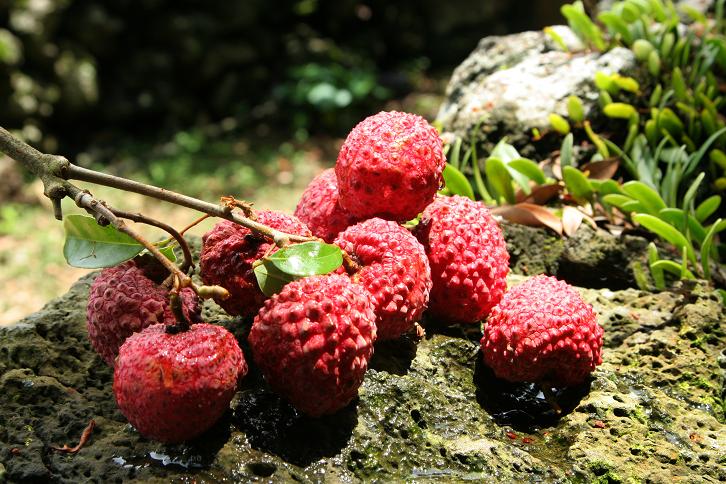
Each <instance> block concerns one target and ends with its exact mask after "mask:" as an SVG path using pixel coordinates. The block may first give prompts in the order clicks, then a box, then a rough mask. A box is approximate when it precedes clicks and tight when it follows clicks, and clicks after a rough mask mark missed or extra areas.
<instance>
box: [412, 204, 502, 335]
mask: <svg viewBox="0 0 726 484" xmlns="http://www.w3.org/2000/svg"><path fill="white" fill-rule="evenodd" d="M415 233H416V236H417V237H418V239H419V241H420V242H421V243H422V244H423V246H424V247H425V249H426V254H427V255H428V258H429V263H430V265H431V278H432V279H433V283H434V285H433V289H432V290H431V300H430V301H429V311H430V313H431V314H432V315H434V316H436V317H437V318H440V319H442V320H444V321H448V322H454V323H474V322H477V321H480V320H481V319H483V318H485V317H486V316H487V314H489V311H490V310H491V308H492V307H493V306H494V305H495V304H497V303H498V302H499V300H500V299H501V298H502V295H503V294H504V291H505V290H506V287H507V284H506V280H505V279H506V277H507V273H508V272H509V253H508V252H507V245H506V242H505V241H504V237H503V236H502V231H501V229H500V228H499V225H498V224H497V222H496V220H494V218H493V217H492V215H491V213H489V210H488V209H487V208H486V207H485V206H484V205H482V204H481V203H479V202H475V201H472V200H470V199H468V198H465V197H460V196H453V197H437V198H436V200H434V202H433V203H432V204H431V205H429V206H428V207H426V210H424V213H423V215H422V217H421V221H420V223H419V224H418V226H417V227H416V231H415Z"/></svg>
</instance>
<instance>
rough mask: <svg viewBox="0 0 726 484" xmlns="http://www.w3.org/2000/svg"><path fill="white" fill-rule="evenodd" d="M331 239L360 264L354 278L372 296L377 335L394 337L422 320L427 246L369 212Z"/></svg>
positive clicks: (428, 285) (427, 281) (428, 278)
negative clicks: (367, 218) (364, 219)
mask: <svg viewBox="0 0 726 484" xmlns="http://www.w3.org/2000/svg"><path fill="white" fill-rule="evenodd" d="M335 244H336V245H337V246H339V247H340V248H341V249H343V250H344V251H346V252H347V253H348V254H350V255H351V256H353V258H354V259H356V260H357V261H358V262H359V263H360V264H362V265H363V266H364V267H363V268H362V269H361V270H360V271H359V272H358V273H357V274H356V275H355V276H353V280H354V281H355V282H357V283H358V284H361V285H362V286H363V287H365V288H366V289H367V290H368V291H369V292H370V293H371V296H373V304H374V312H375V313H376V327H377V329H378V339H379V340H386V339H394V338H398V337H399V336H401V335H402V334H403V333H405V332H406V331H409V330H411V329H412V328H413V327H414V323H416V322H418V321H420V320H421V316H422V315H423V312H424V310H425V309H426V307H427V305H428V302H429V292H430V291H431V285H432V282H431V269H430V268H429V261H428V258H427V257H426V251H425V250H424V248H423V246H422V245H421V244H420V243H419V241H418V240H417V239H416V237H414V236H413V235H412V234H411V233H410V232H409V231H408V230H406V229H405V228H403V227H401V226H400V225H398V224H397V223H395V222H391V221H388V220H383V219H380V218H372V219H369V220H366V221H364V222H360V223H359V224H357V225H354V226H352V227H348V228H347V229H346V230H345V231H344V232H341V233H340V235H338V238H337V239H335Z"/></svg>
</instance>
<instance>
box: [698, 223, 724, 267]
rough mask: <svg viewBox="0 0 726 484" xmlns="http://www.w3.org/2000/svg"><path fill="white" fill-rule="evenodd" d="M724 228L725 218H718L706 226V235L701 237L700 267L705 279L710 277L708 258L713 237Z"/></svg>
mask: <svg viewBox="0 0 726 484" xmlns="http://www.w3.org/2000/svg"><path fill="white" fill-rule="evenodd" d="M724 229H726V220H722V219H718V220H716V222H714V224H713V225H711V226H710V227H709V228H708V232H706V237H705V238H704V239H703V245H701V267H702V268H703V277H704V278H705V279H707V280H710V279H711V266H710V259H711V247H712V245H713V238H714V237H715V236H716V234H717V233H719V232H721V231H722V230H724Z"/></svg>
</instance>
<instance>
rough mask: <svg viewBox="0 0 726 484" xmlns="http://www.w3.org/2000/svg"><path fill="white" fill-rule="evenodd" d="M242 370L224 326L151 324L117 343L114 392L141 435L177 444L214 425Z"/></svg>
mask: <svg viewBox="0 0 726 484" xmlns="http://www.w3.org/2000/svg"><path fill="white" fill-rule="evenodd" d="M246 374H247V363H246V362H245V358H244V355H243V354H242V350H241V349H240V347H239V345H238V344H237V340H236V339H235V337H234V336H233V335H232V333H230V332H229V331H227V330H226V329H224V328H223V327H221V326H216V325H213V324H205V323H201V324H194V325H192V326H191V328H190V329H189V330H188V331H183V332H181V333H177V334H169V333H166V332H165V326H164V325H161V324H155V325H153V326H149V327H148V328H146V329H145V330H144V331H142V332H141V333H136V334H134V335H133V336H131V337H130V338H129V339H128V340H126V342H125V343H124V344H123V346H121V350H120V351H119V357H118V360H117V361H116V368H115V370H114V375H113V378H114V380H113V392H114V394H115V395H116V403H118V407H119V409H120V410H121V413H122V414H123V415H124V416H125V417H126V418H127V419H128V421H129V423H131V425H133V426H134V427H135V428H136V430H138V431H139V433H140V434H141V435H143V436H144V437H147V438H149V439H153V440H156V441H159V442H167V443H177V442H184V441H187V440H190V439H193V438H194V437H196V436H198V435H200V434H202V433H203V432H204V431H206V430H207V429H209V428H210V427H211V426H212V425H214V423H215V422H216V421H217V420H219V418H220V417H221V416H222V414H223V413H224V412H225V410H227V408H229V402H230V400H232V397H233V396H234V393H235V391H236V390H237V382H238V380H240V379H242V378H243V377H244V376H245V375H246Z"/></svg>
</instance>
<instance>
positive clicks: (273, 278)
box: [254, 259, 295, 297]
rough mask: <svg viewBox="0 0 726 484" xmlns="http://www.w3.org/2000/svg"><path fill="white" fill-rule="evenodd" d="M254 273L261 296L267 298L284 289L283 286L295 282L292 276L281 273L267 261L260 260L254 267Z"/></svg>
mask: <svg viewBox="0 0 726 484" xmlns="http://www.w3.org/2000/svg"><path fill="white" fill-rule="evenodd" d="M254 273H255V278H256V279H257V284H258V285H259V286H260V290H261V291H262V294H264V295H265V296H267V297H270V296H272V295H273V294H277V293H278V292H280V291H281V290H282V288H283V287H285V284H287V283H288V282H292V281H294V280H295V277H294V276H293V275H291V274H287V273H285V272H282V271H281V270H280V269H278V268H277V267H275V264H273V263H272V261H270V260H267V259H262V260H260V263H259V264H257V265H255V267H254Z"/></svg>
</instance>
